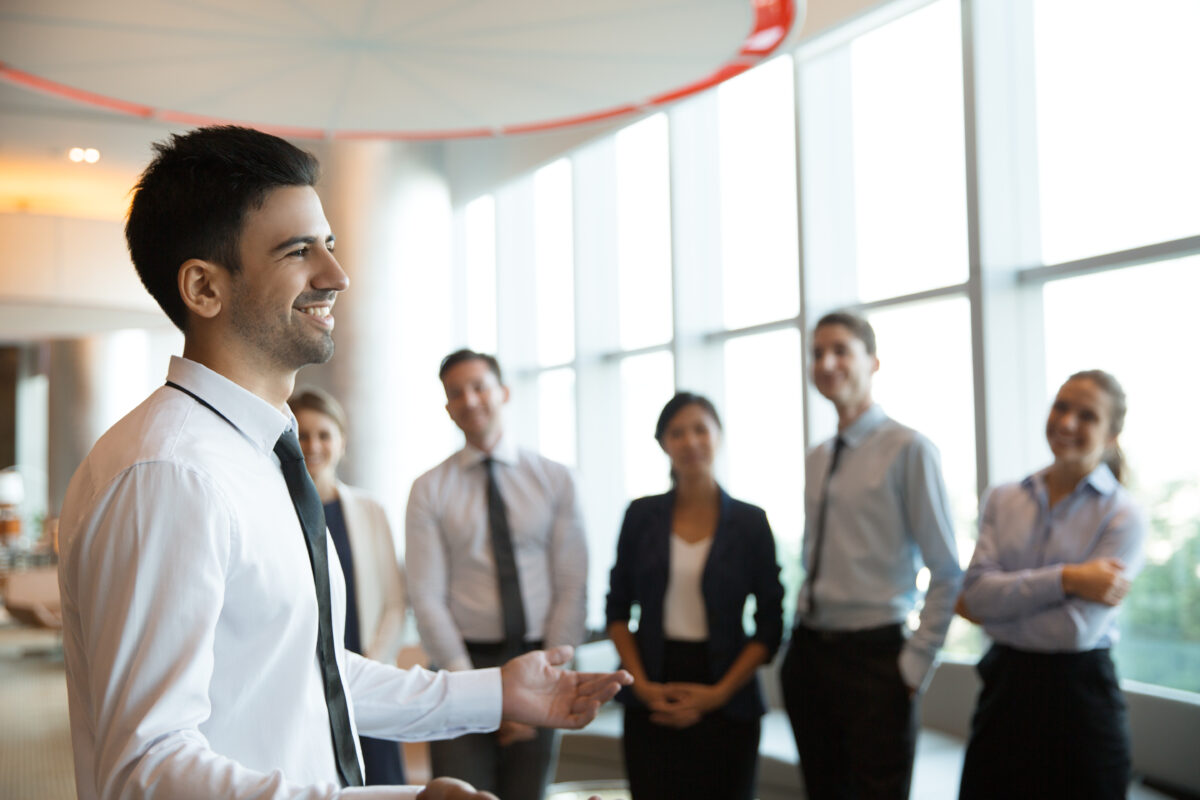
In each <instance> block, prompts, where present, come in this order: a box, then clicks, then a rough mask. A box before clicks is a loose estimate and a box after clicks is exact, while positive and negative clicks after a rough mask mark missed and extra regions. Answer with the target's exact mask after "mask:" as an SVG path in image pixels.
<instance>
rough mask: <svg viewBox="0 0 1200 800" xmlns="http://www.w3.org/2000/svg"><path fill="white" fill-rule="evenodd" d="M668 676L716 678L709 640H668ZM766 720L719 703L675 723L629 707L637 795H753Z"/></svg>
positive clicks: (737, 798)
mask: <svg viewBox="0 0 1200 800" xmlns="http://www.w3.org/2000/svg"><path fill="white" fill-rule="evenodd" d="M665 656H666V658H665V663H664V666H665V677H664V681H681V682H686V683H706V684H707V683H712V681H711V680H710V679H709V671H708V645H707V644H706V643H705V642H676V641H669V640H668V641H667V643H666V653H665ZM761 725H762V723H761V720H759V718H758V717H754V718H753V719H748V720H744V719H734V718H732V717H729V716H727V715H726V714H724V713H722V711H721V710H720V709H718V710H716V711H713V712H710V713H708V714H705V715H704V716H703V717H701V719H700V721H699V722H697V723H696V724H695V725H692V726H690V727H687V728H682V729H676V728H670V727H666V726H663V725H657V724H655V723H653V722H651V721H650V712H648V711H647V710H646V709H644V708H639V707H626V709H625V734H624V736H623V737H622V740H621V744H622V748H623V750H624V754H625V772H626V774H627V775H628V776H629V792H630V795H631V796H632V798H633V800H752V798H753V797H754V794H755V792H754V790H755V785H756V783H757V777H758V740H759V736H760V733H761Z"/></svg>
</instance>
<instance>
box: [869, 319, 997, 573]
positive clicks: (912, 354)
mask: <svg viewBox="0 0 1200 800" xmlns="http://www.w3.org/2000/svg"><path fill="white" fill-rule="evenodd" d="M868 319H869V321H870V323H871V326H872V327H873V328H874V329H875V335H876V340H877V341H878V343H879V347H878V355H879V362H880V367H879V372H877V373H876V374H875V383H874V393H873V396H874V398H875V399H876V400H877V401H878V402H879V404H880V405H882V406H883V408H884V410H885V411H887V413H888V415H889V416H891V417H892V418H893V419H895V420H897V421H898V422H900V423H902V424H904V425H907V426H909V427H910V428H914V429H915V430H918V431H920V432H921V433H923V434H924V435H925V436H926V437H928V438H929V440H930V441H932V442H933V443H934V445H935V446H936V447H937V449H938V451H939V452H940V453H941V456H942V475H943V477H944V478H945V480H946V491H947V492H948V493H949V495H950V506H951V511H952V513H953V514H954V524H955V529H956V533H957V534H958V538H959V553H960V555H961V556H962V562H963V563H964V564H966V563H967V562H968V561H969V560H970V557H971V552H972V551H973V550H974V549H975V519H976V515H977V512H978V508H977V506H978V502H979V501H978V497H977V495H976V487H975V388H974V376H973V372H972V367H971V309H970V305H969V304H968V302H967V299H966V298H965V297H953V298H949V299H944V300H931V301H928V302H924V303H913V304H911V305H905V306H900V307H897V308H889V309H886V310H881V311H876V312H874V313H872V314H870V315H869V317H868Z"/></svg>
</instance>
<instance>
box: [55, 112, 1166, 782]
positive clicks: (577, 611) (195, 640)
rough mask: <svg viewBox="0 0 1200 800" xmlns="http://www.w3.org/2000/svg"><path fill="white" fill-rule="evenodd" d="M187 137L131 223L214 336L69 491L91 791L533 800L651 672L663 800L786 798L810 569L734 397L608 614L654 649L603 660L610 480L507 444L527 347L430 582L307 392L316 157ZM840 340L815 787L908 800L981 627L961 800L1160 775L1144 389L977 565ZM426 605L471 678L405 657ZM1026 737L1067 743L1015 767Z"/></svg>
mask: <svg viewBox="0 0 1200 800" xmlns="http://www.w3.org/2000/svg"><path fill="white" fill-rule="evenodd" d="M157 150H158V154H157V156H156V158H155V160H154V162H153V163H152V164H151V165H150V167H149V168H148V169H147V171H146V172H145V173H144V175H143V177H142V180H141V182H140V183H139V185H138V187H137V190H136V192H135V194H134V200H133V205H132V208H131V211H130V216H129V222H128V225H127V238H128V240H129V245H130V252H131V255H132V257H133V261H134V264H135V267H136V268H137V270H138V272H139V275H140V276H141V278H142V280H143V282H144V283H145V285H146V286H147V288H148V289H149V290H150V292H151V294H152V295H154V297H155V299H156V300H158V302H159V303H160V305H161V306H162V307H163V309H164V310H165V311H166V312H167V314H168V315H169V316H170V317H171V319H172V320H173V321H174V322H175V323H176V324H177V325H178V326H179V327H180V328H181V329H182V330H183V331H184V334H185V346H184V353H183V357H182V358H175V359H173V360H172V363H171V365H170V369H169V371H168V381H167V385H166V386H164V387H163V388H161V389H159V390H158V391H156V392H155V393H154V394H152V395H151V397H150V398H148V399H147V401H146V402H145V403H143V404H142V405H141V406H139V407H138V409H135V411H133V412H132V413H131V414H130V415H129V416H128V417H126V418H125V419H124V420H122V421H121V422H119V423H118V424H117V425H116V426H114V428H113V429H111V430H110V431H109V433H107V434H106V435H105V436H104V437H103V438H102V439H101V440H100V442H99V443H98V444H97V445H96V447H95V449H94V450H93V451H92V453H91V454H90V455H89V456H88V458H87V459H86V460H85V462H84V463H83V465H82V466H81V467H80V469H79V471H78V472H77V474H76V476H75V478H74V479H73V480H72V484H71V487H70V489H69V492H68V497H67V501H66V503H65V504H64V509H63V517H62V531H63V533H62V541H63V544H62V562H61V567H60V582H61V584H62V588H63V603H64V650H65V655H66V661H67V671H68V692H69V699H70V709H71V722H72V739H73V747H74V751H75V760H76V782H77V786H78V789H79V795H80V797H81V798H93V797H97V798H99V797H103V798H109V797H113V798H115V797H152V796H163V797H172V798H188V797H197V798H199V797H214V796H222V797H256V798H258V797H262V798H291V797H306V798H319V797H329V798H332V797H338V796H341V792H342V791H343V789H344V788H345V787H355V786H359V785H362V784H364V783H365V784H368V785H372V784H375V785H378V786H377V787H376V788H374V789H359V790H356V793H355V796H363V797H380V798H383V797H420V798H422V800H442V799H444V800H485V798H486V799H487V800H491V799H492V798H494V797H496V796H498V797H500V798H502V800H523V799H525V798H529V799H530V800H534V799H535V798H540V797H542V796H543V794H544V792H545V789H546V786H547V783H548V781H549V780H550V778H551V775H552V772H553V767H554V763H555V759H556V752H557V747H558V736H557V733H556V732H555V730H554V729H555V728H561V727H579V726H582V725H584V724H586V723H587V722H588V721H589V720H590V719H591V718H592V717H593V716H594V715H595V713H596V710H597V708H598V707H599V705H600V704H601V703H603V702H605V701H607V700H608V699H610V698H611V697H613V696H614V695H616V696H617V697H618V699H619V700H620V701H621V702H623V703H624V707H625V712H624V713H625V724H624V742H623V745H624V747H623V752H624V757H625V764H626V768H627V774H628V777H629V784H630V791H631V794H632V796H633V798H634V800H669V799H670V798H689V799H691V798H719V799H721V800H740V799H741V798H747V799H749V798H753V797H754V793H755V784H756V776H757V758H758V744H759V736H760V722H761V717H762V715H763V714H764V713H765V710H766V707H765V703H764V701H763V694H762V687H761V686H760V685H759V679H758V677H757V676H758V670H759V667H761V666H763V665H765V664H767V663H769V662H770V661H771V660H772V659H773V657H774V656H775V654H776V651H777V650H778V649H779V648H780V647H781V645H782V642H783V640H784V623H783V613H782V605H783V594H784V592H783V588H782V586H781V584H780V580H779V574H780V568H779V564H778V558H777V554H776V545H775V538H774V535H773V534H772V531H771V528H770V525H769V523H768V521H767V515H766V513H765V512H764V511H763V510H762V509H761V508H758V507H756V506H754V505H751V504H749V503H745V502H742V501H740V500H737V499H734V498H732V497H730V496H729V495H728V494H727V493H726V492H725V491H724V490H723V489H722V488H721V487H720V486H719V485H718V483H717V480H716V476H715V472H714V463H715V458H716V453H717V451H718V448H719V446H720V442H721V437H722V427H721V421H720V415H719V413H718V411H717V409H716V408H715V407H714V405H713V404H712V403H711V402H710V401H709V400H708V399H706V398H705V397H703V396H701V395H697V394H693V393H688V392H680V393H679V394H677V395H675V396H674V397H673V398H671V400H670V401H669V402H668V403H667V405H666V406H665V407H664V408H663V411H662V414H661V415H660V417H659V420H658V424H657V426H656V429H655V431H654V436H655V438H656V440H657V441H658V443H659V445H660V446H661V447H662V449H663V451H664V452H665V453H666V455H667V456H668V458H669V461H670V469H671V484H672V488H671V489H670V491H668V492H667V493H666V494H663V495H657V496H653V497H644V498H640V499H637V500H635V501H633V502H632V503H631V504H630V506H629V507H628V509H627V511H626V514H625V518H624V521H623V523H622V526H621V531H620V536H619V540H618V544H617V552H616V558H615V563H614V565H613V567H612V571H611V575H610V583H609V592H608V600H607V605H606V615H607V633H608V636H609V637H610V638H611V640H612V642H613V644H614V645H615V647H616V650H617V652H618V653H619V655H620V660H621V669H618V670H617V671H615V672H612V673H577V672H574V671H572V670H570V669H567V668H565V665H566V664H567V663H568V662H569V660H570V657H571V652H572V647H573V646H575V645H578V644H579V643H580V642H581V641H582V640H583V637H584V617H585V604H586V576H587V559H588V548H587V543H586V538H585V535H584V531H583V525H582V521H581V513H580V510H579V502H578V498H577V495H576V488H575V484H574V480H573V477H572V475H571V473H570V471H569V470H568V469H567V468H566V467H564V466H562V465H560V464H557V463H555V462H553V461H551V460H549V459H547V458H545V457H543V456H541V455H539V454H537V453H535V452H532V451H529V450H526V449H524V448H521V447H518V446H517V445H516V444H515V443H514V442H513V441H512V439H511V437H508V436H505V433H504V415H503V407H504V405H505V404H506V403H507V402H508V400H509V389H508V387H507V386H506V385H505V383H504V380H503V376H502V372H501V368H500V365H499V364H498V363H497V361H496V359H495V358H494V357H492V356H490V355H486V354H481V353H477V352H474V351H470V350H460V351H456V352H454V353H451V354H450V355H449V356H447V357H446V358H445V359H444V360H443V362H442V364H441V367H440V370H439V378H440V379H441V382H442V385H443V388H444V390H445V395H446V410H447V412H448V414H449V416H450V418H451V419H452V420H453V422H454V423H455V424H456V425H457V426H458V428H459V429H460V430H461V431H462V432H463V434H464V438H465V444H464V446H463V448H462V449H461V450H459V451H458V452H456V453H454V454H452V455H451V456H450V457H449V458H447V459H446V460H445V461H443V462H442V463H441V464H439V465H437V466H436V467H434V468H433V469H431V470H430V471H429V472H427V473H425V474H424V475H422V476H421V477H420V478H418V479H417V481H416V482H415V483H414V484H413V487H412V490H411V494H410V496H409V500H408V506H407V513H406V525H405V537H406V547H405V553H406V575H407V578H405V577H404V576H403V575H402V574H401V572H400V569H399V567H398V565H397V562H396V559H395V554H394V549H393V540H392V534H391V530H390V528H389V527H388V522H387V517H386V515H385V514H384V513H383V510H382V507H381V506H380V504H379V503H377V502H376V501H374V500H372V499H371V498H370V497H368V496H366V495H364V494H363V493H362V492H361V491H359V490H356V489H354V488H352V487H349V486H346V485H345V484H344V483H341V482H340V481H339V480H338V478H337V472H336V470H337V465H338V462H339V460H340V459H341V457H342V456H343V454H344V452H345V436H346V425H347V420H346V417H345V414H344V412H343V411H342V409H341V408H340V406H338V404H337V402H336V401H335V400H334V399H333V398H332V397H330V396H329V395H327V394H326V393H324V392H321V391H319V390H301V391H298V392H294V384H295V377H296V372H297V371H298V370H299V369H300V368H301V367H303V366H304V365H306V364H310V363H319V362H322V361H325V360H327V359H328V358H329V357H330V356H331V355H332V347H333V345H332V339H331V331H332V328H333V317H332V314H331V309H332V307H333V305H334V301H335V300H336V297H337V294H338V293H339V292H340V291H342V290H344V289H345V288H346V287H347V279H346V276H345V274H344V273H343V272H342V271H341V268H340V266H339V265H338V264H337V261H336V259H335V258H334V257H333V255H332V250H333V236H332V234H331V232H330V230H329V226H328V223H327V222H326V221H325V218H324V213H323V211H322V209H321V205H320V201H319V200H318V198H317V196H316V193H315V192H314V191H313V189H312V186H313V184H314V183H315V181H316V162H315V160H314V159H312V157H311V156H309V155H308V154H307V153H304V152H303V151H300V150H298V149H297V148H295V147H294V146H292V145H290V144H288V143H286V142H284V141H283V140H280V139H277V138H276V137H273V136H269V135H267V134H262V133H259V132H255V131H250V130H246V129H241V128H234V127H220V128H205V129H200V130H197V131H194V132H192V133H189V134H187V135H182V136H176V137H174V138H173V140H172V141H170V142H168V143H165V144H162V145H158V146H157ZM809 343H810V348H811V377H812V380H813V382H814V384H815V386H816V388H817V389H818V391H819V392H820V393H821V394H822V395H823V396H824V397H825V398H827V399H828V400H830V401H831V402H832V403H833V405H834V407H835V409H836V411H837V414H838V429H837V435H836V436H835V437H834V438H832V439H831V440H829V441H828V442H825V443H824V444H822V445H820V446H818V447H816V448H815V449H814V450H813V451H812V452H811V453H810V454H809V456H808V458H807V461H806V477H807V485H806V487H805V489H804V503H805V530H804V544H803V549H802V559H803V566H804V570H805V577H804V581H803V584H802V586H801V587H800V593H799V594H800V597H799V603H798V606H797V608H796V612H795V626H794V628H793V630H792V632H791V636H790V643H789V644H788V647H787V653H786V656H785V657H784V659H783V663H782V666H781V669H780V680H781V682H782V689H783V696H784V701H785V705H786V708H787V712H788V715H789V718H790V720H791V723H792V728H793V731H794V733H795V737H796V743H797V747H798V750H799V754H800V768H801V773H802V776H803V780H804V784H805V787H806V790H807V793H808V796H809V797H811V798H814V799H815V800H821V798H853V797H862V798H868V797H870V798H874V797H879V798H892V797H894V798H903V797H907V795H908V790H909V784H910V781H911V775H912V764H913V754H914V749H915V742H916V730H917V716H916V709H917V702H918V698H919V696H920V693H921V691H922V689H923V688H924V686H925V684H926V683H927V681H928V678H929V675H930V673H931V671H932V668H933V664H934V661H935V659H936V655H937V652H938V650H939V648H940V647H941V645H942V643H943V640H944V638H945V635H946V631H947V628H948V626H949V624H950V621H951V619H952V617H953V616H954V614H955V613H956V612H957V613H958V614H960V615H962V616H964V617H966V618H967V619H970V620H972V621H974V622H977V623H979V624H981V625H982V626H983V627H984V629H985V631H986V632H987V633H988V635H989V636H990V637H991V638H992V640H993V641H994V643H995V644H994V645H993V647H992V648H991V650H989V652H988V653H987V655H986V656H985V657H984V658H983V660H982V661H981V662H980V665H979V672H980V675H981V677H982V679H983V691H982V693H981V696H980V699H979V704H978V708H977V709H976V712H975V716H974V719H973V723H972V733H971V739H970V743H969V745H968V750H967V757H966V764H965V766H964V772H963V777H962V785H961V796H962V797H964V798H987V797H1009V796H1022V795H1034V796H1038V795H1044V794H1046V793H1047V791H1049V792H1053V794H1054V796H1063V797H1075V796H1078V797H1110V796H1111V797H1121V796H1123V795H1124V790H1125V785H1126V783H1127V781H1128V777H1129V747H1128V739H1127V734H1126V731H1125V724H1124V719H1123V704H1122V700H1121V696H1120V691H1119V688H1118V686H1117V683H1116V678H1115V675H1114V673H1113V668H1112V662H1111V659H1110V658H1109V656H1108V648H1109V646H1110V645H1111V644H1112V643H1113V642H1114V641H1115V640H1116V628H1115V616H1114V612H1115V609H1116V607H1117V606H1118V605H1119V603H1120V602H1121V600H1122V598H1123V597H1124V594H1125V592H1126V591H1127V589H1128V586H1129V581H1130V580H1131V579H1132V578H1133V576H1134V574H1136V572H1137V570H1138V569H1139V567H1140V564H1141V546H1142V539H1143V537H1144V534H1145V521H1144V518H1143V515H1142V514H1141V513H1140V512H1139V510H1138V509H1137V507H1136V506H1135V505H1134V503H1133V501H1132V500H1131V499H1130V497H1129V495H1128V493H1127V492H1126V491H1125V490H1124V489H1123V488H1122V487H1121V485H1120V483H1119V479H1120V477H1121V475H1122V472H1123V470H1122V465H1121V461H1120V450H1119V448H1118V447H1117V436H1118V434H1119V433H1120V431H1121V426H1122V424H1123V421H1124V415H1125V401H1124V395H1123V393H1122V392H1121V389H1120V387H1119V385H1118V384H1117V383H1116V381H1115V380H1114V379H1113V378H1112V377H1111V376H1109V375H1107V374H1106V373H1103V372H1100V371H1098V370H1094V371H1089V372H1083V373H1078V374H1076V375H1073V376H1071V378H1070V379H1068V380H1067V382H1066V383H1065V384H1064V385H1063V386H1062V388H1061V389H1060V390H1059V392H1058V396H1057V398H1056V399H1055V401H1054V404H1053V406H1052V408H1051V411H1050V414H1049V418H1048V420H1047V426H1046V438H1047V441H1048V443H1049V445H1050V449H1051V451H1052V452H1053V454H1054V462H1053V464H1052V465H1051V466H1050V467H1048V468H1046V469H1044V470H1042V471H1039V472H1037V473H1035V474H1034V475H1032V476H1030V477H1029V478H1027V479H1026V480H1025V481H1023V482H1021V483H1019V484H1013V485H1006V486H1001V487H998V488H996V489H994V490H993V491H991V492H989V493H988V495H987V496H986V497H985V499H984V502H983V505H982V510H981V513H980V533H979V542H978V545H977V548H976V551H975V554H974V556H973V558H972V560H971V564H970V566H969V568H968V569H967V571H966V574H965V578H964V574H963V571H962V569H961V568H960V566H959V560H958V553H957V549H956V546H955V543H954V536H953V530H952V525H951V522H950V513H949V508H948V503H947V498H946V492H945V488H944V485H943V481H942V477H941V469H940V465H939V458H938V454H937V450H936V448H934V446H933V445H932V444H931V443H930V442H929V441H928V440H927V439H926V438H925V437H924V436H922V435H921V434H920V433H918V432H916V431H913V430H912V429H910V428H907V427H905V426H903V425H901V424H899V423H897V422H895V421H894V420H892V419H890V418H889V417H888V416H887V415H886V414H885V413H884V412H883V410H882V409H881V408H880V406H878V405H877V404H876V403H874V401H873V399H872V394H871V386H872V379H873V376H874V374H875V372H876V371H877V370H878V368H879V359H878V358H877V356H876V343H875V336H874V332H873V331H872V329H871V327H870V325H869V324H868V323H867V322H866V321H865V320H863V319H861V318H860V317H857V316H855V315H853V314H850V313H846V312H837V313H833V314H829V315H827V316H825V317H824V318H822V319H821V320H820V321H819V322H818V324H817V325H816V327H815V329H814V330H813V331H812V334H811V338H810V340H809ZM798 488H799V487H798ZM330 545H331V546H332V551H333V553H335V554H336V557H330V555H329V546H330ZM922 566H924V567H927V568H928V570H929V573H930V580H929V585H928V589H927V590H926V591H925V592H924V593H923V603H921V600H922V593H921V592H919V591H918V589H917V585H916V581H917V573H918V571H919V570H920V569H921V568H922ZM406 580H407V586H405V581H406ZM406 595H407V597H408V600H409V603H410V604H411V607H412V610H413V612H414V616H415V619H416V623H417V629H418V632H419V634H420V638H421V643H422V645H423V647H424V648H425V650H426V651H427V653H428V655H429V658H430V661H431V666H432V667H434V668H435V669H436V671H431V670H425V669H420V668H414V669H409V670H400V669H397V668H395V667H394V666H393V664H394V663H395V658H396V652H397V650H398V648H399V646H400V643H401V640H402V638H401V637H402V631H403V627H404V614H405V611H404V606H405V596H406ZM750 598H753V608H754V611H753V620H752V624H750V623H751V621H750V620H748V619H747V616H746V609H747V607H748V601H749V600H750ZM918 605H920V611H919V624H918V625H916V626H915V629H910V626H909V624H908V621H909V618H910V615H911V614H912V612H913V611H914V609H916V608H917V607H918ZM381 662H382V663H381ZM368 736H369V737H379V738H378V739H373V738H368ZM417 739H423V740H432V746H431V761H432V765H431V766H432V771H433V774H434V780H433V781H431V782H430V783H429V785H428V786H427V787H426V788H424V789H419V788H418V787H399V788H398V787H396V786H395V785H394V784H401V783H403V782H404V771H403V765H402V763H401V760H400V756H399V750H398V749H397V746H396V744H395V742H396V741H397V740H417ZM1016 750H1020V751H1021V752H1034V753H1035V755H1034V756H1032V757H1030V758H1028V759H1025V761H1024V762H1023V763H1022V764H1021V765H1020V766H1019V768H1014V765H1013V761H1012V754H1013V752H1015V751H1016ZM364 768H365V770H364Z"/></svg>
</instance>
